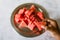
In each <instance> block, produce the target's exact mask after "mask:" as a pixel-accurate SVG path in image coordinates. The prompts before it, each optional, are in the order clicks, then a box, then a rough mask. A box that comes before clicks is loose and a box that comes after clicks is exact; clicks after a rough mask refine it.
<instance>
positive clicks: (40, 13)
mask: <svg viewBox="0 0 60 40" xmlns="http://www.w3.org/2000/svg"><path fill="white" fill-rule="evenodd" d="M37 16H38V17H39V18H40V19H42V20H43V19H44V16H43V13H42V12H38V13H37Z"/></svg>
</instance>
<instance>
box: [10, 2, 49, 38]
mask: <svg viewBox="0 0 60 40" xmlns="http://www.w3.org/2000/svg"><path fill="white" fill-rule="evenodd" d="M26 4H27V5H29V4H33V5H37V6H39V8H41V9H42V10H43V11H44V12H45V14H48V12H47V11H46V9H45V8H44V7H43V6H41V5H39V4H37V3H23V4H21V5H26ZM21 5H19V6H17V7H16V8H15V9H14V10H13V12H12V14H11V18H10V21H11V25H12V27H13V28H14V29H15V31H16V32H18V33H19V34H21V35H23V34H22V33H21V32H20V30H18V29H17V28H16V27H15V24H14V23H13V19H12V17H13V14H14V13H15V11H16V10H17V9H18V8H19V7H20V6H21ZM43 14H44V13H43ZM44 16H45V15H44ZM46 18H49V16H47V17H46ZM23 36H25V35H23ZM37 36H38V35H37ZM25 37H36V36H25Z"/></svg>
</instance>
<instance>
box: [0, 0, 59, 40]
mask: <svg viewBox="0 0 60 40" xmlns="http://www.w3.org/2000/svg"><path fill="white" fill-rule="evenodd" d="M23 3H37V4H39V5H42V6H43V7H44V8H45V9H46V10H47V11H48V14H49V16H50V18H52V19H55V20H57V22H58V24H60V1H59V0H0V40H54V39H55V38H52V37H51V35H50V34H49V32H47V31H46V32H45V33H44V34H42V35H41V36H37V37H33V38H26V37H23V36H21V35H19V34H18V33H17V32H16V31H15V30H14V28H13V27H12V25H11V22H10V17H11V14H12V12H13V10H14V9H15V8H16V7H17V6H18V5H21V4H23Z"/></svg>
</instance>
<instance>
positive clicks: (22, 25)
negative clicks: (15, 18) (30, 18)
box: [19, 21, 27, 28]
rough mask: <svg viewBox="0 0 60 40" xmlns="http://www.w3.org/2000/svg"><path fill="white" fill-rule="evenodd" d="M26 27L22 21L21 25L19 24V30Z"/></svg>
mask: <svg viewBox="0 0 60 40" xmlns="http://www.w3.org/2000/svg"><path fill="white" fill-rule="evenodd" d="M26 26H27V24H26V23H25V22H24V21H21V23H20V24H19V28H23V27H26Z"/></svg>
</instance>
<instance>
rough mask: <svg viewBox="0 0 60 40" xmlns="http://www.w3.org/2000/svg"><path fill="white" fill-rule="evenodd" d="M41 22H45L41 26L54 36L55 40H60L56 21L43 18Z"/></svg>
mask: <svg viewBox="0 0 60 40" xmlns="http://www.w3.org/2000/svg"><path fill="white" fill-rule="evenodd" d="M43 22H45V24H44V25H43V28H44V29H45V30H47V31H49V32H50V33H51V35H52V37H55V38H56V40H60V29H59V27H58V24H57V22H56V21H55V20H53V19H45V20H43Z"/></svg>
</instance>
